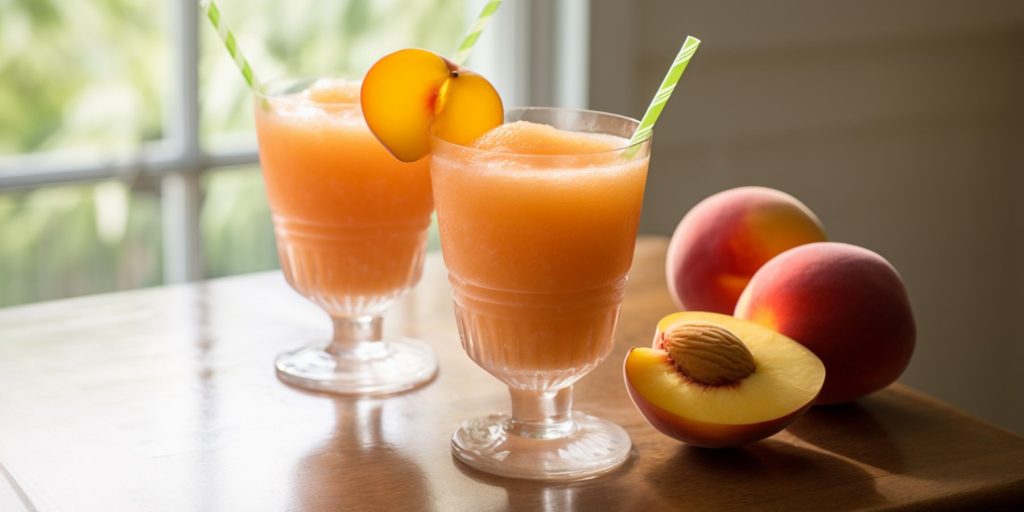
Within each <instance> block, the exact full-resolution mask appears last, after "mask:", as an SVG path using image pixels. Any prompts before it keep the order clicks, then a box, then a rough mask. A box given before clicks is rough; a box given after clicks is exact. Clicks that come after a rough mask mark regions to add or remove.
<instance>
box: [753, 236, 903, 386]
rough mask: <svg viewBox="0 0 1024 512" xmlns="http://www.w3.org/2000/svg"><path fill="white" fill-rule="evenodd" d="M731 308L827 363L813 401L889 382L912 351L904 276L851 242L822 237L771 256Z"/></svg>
mask: <svg viewBox="0 0 1024 512" xmlns="http://www.w3.org/2000/svg"><path fill="white" fill-rule="evenodd" d="M736 316H737V317H739V318H744V319H747V320H752V321H754V322H757V323H759V324H762V325H764V326H766V327H768V328H770V329H773V330H775V331H778V332H780V333H782V334H785V335H786V336H789V337H790V338H793V339H795V340H796V341H798V342H800V343H802V344H803V345H804V346H805V347H807V348H809V349H810V350H811V352H814V353H815V354H816V355H817V356H818V357H819V358H820V359H821V361H822V362H823V363H825V369H826V376H825V386H824V388H822V390H821V394H820V395H818V399H817V400H816V403H818V404H829V403H838V402H847V401H850V400H854V399H857V398H859V397H862V396H864V395H867V394H869V393H872V392H874V391H877V390H879V389H882V388H884V387H885V386H888V385H889V384H891V383H892V382H893V381H895V380H896V379H897V378H899V376H900V374H902V373H903V370H904V369H906V367H907V364H908V363H909V362H910V356H911V355H912V354H913V352H914V339H915V336H916V329H915V326H914V316H913V312H912V311H911V309H910V301H909V300H908V299H907V292H906V289H905V288H904V287H903V280H902V279H900V276H899V274H898V273H897V272H896V269H895V268H893V266H892V265H890V264H889V262H888V261H886V260H885V259H884V258H882V257H881V256H879V255H878V254H876V253H874V252H872V251H869V250H867V249H864V248H862V247H857V246H855V245H850V244H843V243H836V242H820V243H813V244H807V245H802V246H800V247H796V248H793V249H790V250H788V251H786V252H784V253H782V254H780V255H778V256H776V257H775V258H773V259H772V260H771V261H769V262H768V263H766V264H765V265H764V266H763V267H761V269H760V270H758V271H757V273H756V274H754V277H753V278H752V279H751V280H750V284H748V285H747V288H746V289H745V290H744V291H743V295H741V296H740V300H739V303H737V304H736Z"/></svg>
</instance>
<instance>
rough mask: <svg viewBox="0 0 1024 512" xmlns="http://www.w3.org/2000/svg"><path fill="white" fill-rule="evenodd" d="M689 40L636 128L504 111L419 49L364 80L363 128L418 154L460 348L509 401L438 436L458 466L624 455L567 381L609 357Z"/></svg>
mask: <svg viewBox="0 0 1024 512" xmlns="http://www.w3.org/2000/svg"><path fill="white" fill-rule="evenodd" d="M699 43H700V41H699V40H697V39H696V38H693V37H687V39H686V41H685V42H684V44H683V47H682V48H681V49H680V52H679V54H678V55H677V57H676V60H675V61H673V63H672V66H671V68H670V70H669V73H668V74H667V75H666V78H665V81H664V82H663V83H662V86H661V87H660V88H659V91H658V94H656V95H655V99H654V101H653V102H652V103H651V106H650V107H649V108H648V110H647V113H646V114H645V115H644V119H643V120H642V121H636V120H633V119H629V118H626V117H622V116H617V115H613V114H606V113H602V112H593V111H586V110H574V109H560V108H521V109H514V110H511V111H507V112H505V113H504V114H505V115H504V116H502V110H503V109H502V105H501V101H500V98H497V94H496V93H495V92H494V89H493V87H491V86H490V84H489V83H487V81H486V80H484V79H483V78H482V77H480V76H479V75H474V74H472V73H467V72H466V71H465V70H462V69H461V68H459V67H458V66H455V65H454V64H452V63H450V62H448V61H446V60H445V59H443V58H441V57H439V56H437V55H433V54H430V53H428V52H424V51H423V50H402V51H400V52H396V53H394V54H391V55H389V56H387V57H384V58H383V59H381V60H380V61H378V62H377V63H376V64H374V66H373V68H371V69H370V71H369V72H368V73H367V79H366V80H365V81H364V83H363V91H362V98H363V110H364V112H365V113H366V122H367V124H368V125H369V126H370V130H371V131H373V133H374V135H376V136H377V138H378V139H379V140H380V141H381V142H382V143H383V144H384V145H385V146H387V147H388V149H389V150H390V151H391V152H392V153H393V154H394V155H396V156H397V157H399V158H400V159H403V160H412V159H415V158H419V157H420V156H422V155H424V154H427V153H429V154H430V176H431V182H432V186H433V190H434V202H435V205H436V207H437V218H438V225H439V227H440V234H441V250H442V253H443V255H444V261H445V265H446V266H447V267H448V272H449V280H450V281H451V285H452V292H453V296H454V301H455V317H456V321H457V322H458V327H459V337H460V338H461V340H462V346H463V348H464V349H465V350H466V353H467V354H469V356H470V358H472V359H473V361H475V362H476V363H477V364H478V365H480V366H481V367H482V368H483V369H485V370H487V371H488V372H489V373H491V375H494V376H495V377H497V378H498V379H499V380H501V381H502V382H503V383H504V384H506V385H507V386H508V388H509V391H510V393H511V396H512V411H511V414H493V415H490V416H485V417H483V418H477V419H473V420H469V421H466V422H464V423H463V424H462V427H461V428H459V429H458V430H457V431H456V432H455V434H454V435H453V436H452V452H453V454H454V455H455V457H456V458H457V459H459V460H460V461H462V462H463V463H465V464H467V465H469V466H470V467H473V468H476V469H478V470H482V471H485V472H488V473H494V474H498V475H503V476H511V477H518V478H531V479H541V480H567V479H582V478H589V477H594V476H597V475H600V474H602V473H606V472H608V471H610V470H612V469H614V468H616V467H618V466H619V465H621V464H622V463H623V462H625V461H626V459H627V458H628V457H629V453H630V449H631V441H630V439H629V435H628V434H627V433H626V431H625V430H623V429H622V428H621V427H619V426H618V425H615V424H614V423H611V422H608V421H605V420H602V419H599V418H595V417H593V416H589V415H587V414H582V413H580V412H573V410H572V386H573V384H574V383H575V382H576V381H577V380H579V379H580V378H581V377H583V376H584V375H586V374H587V373H588V372H590V371H591V370H593V369H594V367H595V366H597V364H598V363H600V362H601V361H602V360H603V359H604V358H605V357H607V356H608V353H609V352H610V351H611V349H612V346H613V339H612V336H613V333H614V332H615V324H616V321H617V320H618V312H619V306H620V304H621V302H622V295H623V291H624V285H625V281H626V272H627V271H628V270H629V267H630V265H631V263H632V260H633V249H634V244H635V242H636V233H637V227H638V224H639V221H640V208H641V205H642V203H643V195H644V184H645V182H646V179H647V166H648V161H649V159H650V144H651V142H650V139H651V129H652V126H653V124H654V122H655V121H656V120H657V118H658V115H659V114H660V113H661V111H662V109H663V107H664V105H665V102H667V101H668V97H669V95H670V93H671V92H672V89H673V88H674V87H675V84H676V83H677V82H678V79H679V76H680V75H681V74H682V72H683V70H684V69H685V67H686V65H687V63H688V62H689V60H690V57H692V55H693V52H694V51H696V48H697V45H698V44H699ZM455 96H457V98H455ZM396 105H397V106H399V107H400V108H396ZM502 120H504V123H502ZM424 140H427V141H428V142H429V144H428V145H427V146H424V144H423V141H424Z"/></svg>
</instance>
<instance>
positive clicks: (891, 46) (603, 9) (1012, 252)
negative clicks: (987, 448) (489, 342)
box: [589, 0, 1024, 433]
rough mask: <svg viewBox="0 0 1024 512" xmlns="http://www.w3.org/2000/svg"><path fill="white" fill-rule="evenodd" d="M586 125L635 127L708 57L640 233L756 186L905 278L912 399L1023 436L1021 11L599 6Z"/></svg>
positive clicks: (595, 7)
mask: <svg viewBox="0 0 1024 512" xmlns="http://www.w3.org/2000/svg"><path fill="white" fill-rule="evenodd" d="M590 11H591V32H590V34H591V35H590V42H591V57H590V79H591V86H590V90H589V95H590V103H591V106H592V108H596V109H599V110H609V111H613V112H618V113H624V114H629V115H633V116H636V117H639V116H640V115H641V114H642V113H643V109H644V108H645V106H646V104H647V102H648V100H649V98H650V96H651V95H652V94H653V92H654V91H655V89H656V88H657V86H658V83H659V82H660V80H661V77H662V74H663V73H664V71H665V68H666V66H667V65H668V64H669V63H670V62H671V60H672V58H673V56H674V55H675V52H676V51H677V49H678V47H679V45H680V43H681V42H682V39H683V37H684V35H686V34H693V35H696V36H698V37H700V38H701V39H703V41H704V44H703V45H702V46H701V49H700V51H699V52H698V54H697V56H696V57H695V59H694V61H693V62H692V64H691V66H690V68H689V69H688V71H687V73H686V76H685V78H684V79H683V82H682V83H681V85H680V86H679V88H677V89H676V93H675V95H674V97H673V98H672V101H671V102H670V104H669V106H668V108H667V110H666V112H665V114H664V116H663V117H662V120H661V121H660V122H659V124H658V129H657V130H656V131H655V145H654V153H653V155H654V158H653V161H652V167H651V174H650V178H649V183H648V187H647V202H646V203H645V213H644V218H643V220H642V226H641V229H642V230H643V231H644V232H648V233H661V234H669V233H671V231H672V229H673V228H674V227H675V224H676V222H678V220H679V219H680V218H681V217H682V215H683V214H684V213H685V212H686V211H687V210H688V209H689V208H690V207H691V206H693V204H695V203H696V202H697V201H698V200H700V199H701V198H703V197H705V196H707V195H709V194H712V193H714V192H717V191H719V190H723V189H726V188H730V187H734V186H739V185H748V184H758V185H766V186H771V187H775V188H779V189H781V190H784V191H787V192H789V193H791V194H793V195H795V196H796V197H798V198H800V199H801V200H803V201H804V202H805V203H806V204H807V205H808V206H810V207H811V209H812V210H814V211H815V212H816V213H817V214H818V215H819V216H820V217H821V218H822V220H823V221H824V222H825V225H826V228H827V230H828V233H829V236H830V237H831V238H832V239H833V240H839V241H846V242H851V243H856V244H859V245H863V246H865V247H868V248H871V249H873V250H875V251H877V252H879V253H880V254H882V255H883V256H885V257H886V258H888V259H889V260H890V261H891V262H892V263H893V264H894V265H895V266H896V267H897V268H898V269H899V270H900V272H901V273H902V275H903V277H904V279H905V281H906V284H907V288H908V291H909V293H910V296H911V300H912V303H913V307H914V310H915V313H916V317H917V322H918V346H917V351H916V353H915V355H914V359H913V361H912V363H911V365H910V368H909V369H908V370H907V372H906V373H905V374H904V377H903V379H902V380H903V382H905V383H907V384H909V385H911V386H914V387H916V388H918V389H921V390H923V391H926V392H928V393H931V394H933V395H935V396H937V397H939V398H941V399H943V400H946V401H948V402H950V403H952V404H954V405H956V406H957V407H959V408H961V409H964V410H966V411H969V412H971V413H974V414H977V415H979V416H981V417H983V418H986V419H988V420H990V421H992V422H994V423H997V424H1000V425H1002V426H1004V427H1007V428H1009V429H1011V430H1014V431H1016V432H1018V433H1024V379H1022V378H1021V375H1022V374H1024V204H1022V203H1024V197H1022V196H1024V2H1020V1H1015V0H1003V1H996V0H991V1H988V0H986V1H970V2H969V1H935V0H908V1H901V2H891V1H887V0H868V1H858V2H852V1H847V2H838V1H831V2H821V1H815V0H781V1H773V2H752V1H740V0H728V1H721V0H720V1H714V2H712V1H702V2H696V1H685V2H679V1H672V0H644V1H637V2H619V1H615V0H593V1H592V5H591V9H590Z"/></svg>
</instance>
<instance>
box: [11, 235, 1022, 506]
mask: <svg viewBox="0 0 1024 512" xmlns="http://www.w3.org/2000/svg"><path fill="white" fill-rule="evenodd" d="M665 246H666V243H665V241H664V240H663V239H643V240H641V241H640V243H639V244H638V246H637V255H636V263H635V265H634V270H633V272H632V274H631V280H630V284H629V289H628V292H627V294H626V300H625V303H624V304H623V308H622V315H621V322H620V325H619V329H618V334H617V337H616V338H617V339H616V347H615V350H614V352H613V353H612V355H611V356H610V357H609V358H608V360H607V361H606V362H605V363H604V364H603V365H601V367H599V368H598V369H597V370H596V371H594V372H593V373H592V374H591V375H589V376H587V377H586V378H584V379H583V380H582V381H581V382H580V383H579V384H578V385H577V391H576V397H577V405H578V408H580V409H583V410H586V411H589V412H591V413H594V414H597V415H600V416H603V417H605V418H608V419H610V420H613V421H615V422H617V423H619V424H620V425H623V426H624V427H625V428H626V429H627V430H628V431H629V433H630V435H631V436H632V438H633V443H634V451H635V453H634V456H633V457H632V459H631V460H630V461H629V462H628V463H627V465H626V466H625V467H624V468H623V469H622V470H620V471H617V472H615V473H612V474H610V475H606V476H604V477H601V478H599V479H596V480H592V481H588V482H582V483H574V484H545V483H537V482H529V481H517V480H506V479H500V478H495V477H490V476H488V475H484V474H481V473H477V472H474V471H473V470H470V469H467V468H465V467H464V466H461V465H460V464H458V463H456V462H454V461H453V459H452V457H451V455H450V453H449V445H448V442H449V436H450V435H451V433H452V431H453V430H454V429H455V428H456V426H457V425H458V424H459V422H460V420H462V419H465V418H470V417H474V416H477V415H481V414H483V413H486V412H491V411H503V410H506V408H507V407H508V400H507V396H506V392H505V389H504V387H503V386H502V385H501V384H499V383H498V381H496V380H495V379H493V378H491V377H490V376H489V375H487V374H485V373H484V372H483V371H482V370H480V369H479V368H477V367H476V366H475V365H474V364H473V363H472V362H471V361H470V360H469V359H468V358H467V357H466V356H465V355H464V354H463V352H462V349H461V347H460V345H459V342H458V335H457V332H456V328H455V324H454V322H453V317H452V312H451V305H450V295H449V291H448V285H447V282H446V280H445V273H444V268H443V265H442V264H441V260H440V258H439V257H437V255H433V256H432V257H431V258H430V259H429V261H428V263H427V269H426V272H425V275H424V278H423V282H422V283H421V284H420V285H419V287H418V288H417V289H416V291H415V293H414V294H413V295H412V296H410V297H408V298H407V299H406V300H404V301H403V302H402V303H401V304H400V305H399V306H397V307H395V308H394V310H393V311H392V312H391V314H390V315H389V316H388V318H387V320H386V321H385V330H386V331H390V332H392V333H400V334H404V335H409V336H414V337H418V338H420V339H422V340H425V341H427V342H429V343H430V344H431V345H433V347H434V349H435V350H436V351H437V354H438V358H439V360H440V363H441V374H440V376H439V377H438V379H437V380H436V381H434V382H433V383H432V384H430V385H429V386H427V387H425V388H422V389H420V390H417V391H413V392H411V393H408V394H405V395H399V396H395V397H392V398H387V399H351V398H336V397H332V396H327V395H317V394H312V393H306V392H302V391H299V390H297V389H293V388H291V387H288V386H286V385H284V384H282V383H281V382H279V381H278V380H277V379H276V378H275V376H274V371H273V366H272V364H271V361H272V360H273V358H274V356H275V354H277V353H278V352H279V351H282V350H284V349H287V348H290V347H292V346H295V345H297V344H299V343H301V342H302V340H304V339H308V338H316V337H326V336H327V335H328V322H327V319H326V317H325V316H324V315H323V314H322V313H320V312H319V311H318V310H317V309H316V308H315V307H313V306H311V305H310V304H309V303H307V302H306V301H305V300H303V299H302V298H301V297H299V296H298V295H296V294H295V293H293V292H291V291H290V290H289V289H288V288H287V285H286V284H285V283H284V280H283V279H282V277H281V275H280V274H279V273H276V272H273V273H264V274H256V275H248V276H242V277H235V278H228V279H220V280H215V281H208V282H201V283H195V284H189V285H183V286H169V287H162V288H155V289H149V290H140V291H131V292H124V293H114V294H108V295H99V296H93V297H85V298H78V299H70V300H63V301H56V302H49V303H43V304H36V305H29V306H23V307H17V308H10V309H6V310H0V473H2V476H0V510H2V511H36V510H38V511H51V510H69V511H71V510H74V511H89V510H103V511H136V510H169V511H187V510H212V511H256V510H389V511H391V510H438V511H452V510H454V511H458V510H471V511H477V510H504V509H509V510H576V509H578V510H642V511H645V512H649V511H654V510H678V509H695V510H696V509H705V510H726V509H743V510H748V509H751V508H758V509H760V508H764V509H785V510H799V509H809V510H822V509H838V508H843V509H845V508H919V509H927V510H936V509H948V508H960V507H967V508H972V509H979V508H986V507H997V506H1005V507H1006V508H1012V507H1013V506H1014V505H1016V506H1022V505H1024V440H1022V439H1021V438H1019V437H1016V436H1014V435H1012V434H1010V433H1008V432H1006V431H1003V430H1001V429H999V428H996V427H993V426H991V425H988V424H985V423H982V422H980V421H978V420H976V419H974V418H971V417H969V416H967V415H965V414H963V413H961V412H958V411H956V410H954V409H952V408H950V407H949V406H946V405H944V404H942V403H940V402H938V401H936V400H934V399H932V398H929V397H927V396H924V395H922V394H920V393H917V392H915V391H912V390H910V389H908V388H906V387H902V386H894V387H892V388H890V389H888V390H886V391H884V392H881V393H878V394H876V395H874V396H872V397H870V398H867V399H865V400H862V401H861V402H859V403H857V404H854V405H849V406H841V407H832V408H824V409H814V410H812V411H811V412H810V413H809V414H808V415H807V416H805V417H804V418H802V419H801V420H800V421H798V422H797V423H796V424H794V425H793V426H792V427H791V428H790V429H789V430H788V431H787V432H783V433H780V434H778V435H776V436H774V437H773V438H770V439H767V440H765V441H761V442H758V443H754V444H751V445H749V446H747V447H744V448H739V449H733V450H719V451H711V450H702V449H696V448H690V447H687V446H685V445H682V444H680V443H678V442H676V441H674V440H672V439H670V438H668V437H665V436H663V435H661V434H660V433H658V432H657V431H655V430H654V429H652V428H651V427H650V426H648V424H647V423H646V422H645V420H644V419H643V418H642V417H641V416H640V414H639V413H638V412H637V411H636V410H635V409H634V408H633V405H632V404H631V403H630V401H629V398H628V396H627V395H626V391H625V388H624V387H623V383H622V375H621V365H622V359H623V357H624V355H625V353H626V350H627V349H628V347H630V346H633V345H643V344H646V343H648V342H649V339H650V337H651V335H652V333H653V329H654V325H655V322H656V321H657V320H658V319H659V318H661V317H662V316H663V315H665V314H666V313H669V312H671V311H672V309H673V307H672V304H671V301H670V300H669V297H668V294H667V293H666V291H665V286H664V280H663V274H662V265H663V261H664V259H663V258H664V252H665ZM919 347H920V350H928V344H927V343H926V342H925V343H921V344H920V345H919ZM1007 405H1008V406H1011V405H1014V404H1007ZM1015 406H1020V404H1015Z"/></svg>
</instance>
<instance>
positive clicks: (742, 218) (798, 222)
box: [665, 187, 826, 314]
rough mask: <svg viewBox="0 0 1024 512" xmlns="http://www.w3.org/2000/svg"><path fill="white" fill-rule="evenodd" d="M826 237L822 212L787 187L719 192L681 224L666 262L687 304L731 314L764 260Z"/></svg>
mask: <svg viewBox="0 0 1024 512" xmlns="http://www.w3.org/2000/svg"><path fill="white" fill-rule="evenodd" d="M825 239H826V238H825V231H824V228H823V227H822V225H821V222H820V221H819V220H818V217H817V216H815V215H814V213H813V212H811V210H810V209H808V208H807V207H806V206H804V204H803V203H801V202H800V201H798V200H796V199H795V198H793V197H792V196H790V195H788V194H786V193H784V192H780V191H778V190H773V189H770V188H764V187H740V188H734V189H731V190H726V191H724V192H719V193H717V194H715V195H712V196H710V197H708V198H707V199H704V200H703V201H701V202H700V203H698V204H697V205H696V206H694V207H693V208H692V209H691V210H690V211H689V212H688V213H687V214H686V216H685V217H683V220H682V221H681V222H680V223H679V226H678V227H676V230H675V233H674V234H673V235H672V241H671V242H670V244H669V249H668V258H667V260H666V262H665V271H666V276H667V278H668V287H669V291H670V292H671V293H672V297H673V298H674V299H675V301H676V304H677V305H678V306H679V307H681V308H682V309H687V310H694V311H713V312H716V313H724V314H732V311H733V308H734V307H735V306H736V301H737V299H739V296H740V293H742V292H743V288H744V287H745V286H746V285H747V282H748V281H749V280H750V277H751V276H752V275H754V272H756V271H757V269H758V268H760V267H761V265H763V264H764V263H765V262H767V261H768V260H770V259H771V258H772V257H774V256H775V255H776V254H779V253H781V252H782V251H785V250H786V249H789V248H792V247H796V246H798V245H802V244H807V243H811V242H820V241H823V240H825Z"/></svg>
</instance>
